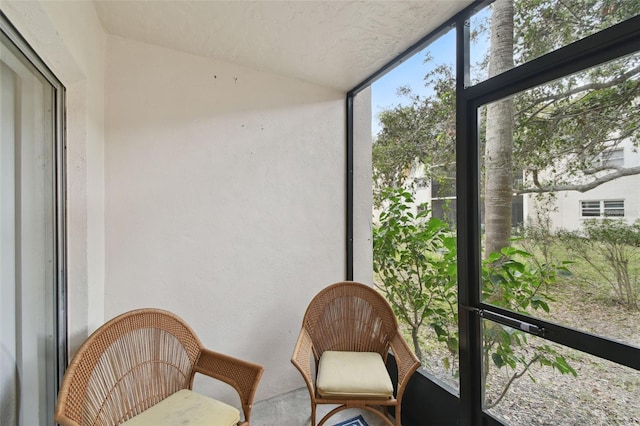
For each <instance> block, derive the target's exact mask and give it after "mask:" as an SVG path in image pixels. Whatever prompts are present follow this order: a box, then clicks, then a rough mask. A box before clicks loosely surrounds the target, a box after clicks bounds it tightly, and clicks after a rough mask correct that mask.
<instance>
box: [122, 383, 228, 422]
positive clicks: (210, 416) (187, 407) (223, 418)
mask: <svg viewBox="0 0 640 426" xmlns="http://www.w3.org/2000/svg"><path fill="white" fill-rule="evenodd" d="M239 421H240V412H239V411H238V410H237V409H236V408H234V407H232V406H230V405H227V404H225V403H224V402H220V401H216V400H215V399H211V398H208V397H206V396H204V395H200V394H199V393H196V392H193V391H190V390H188V389H182V390H180V391H178V392H176V393H174V394H173V395H171V396H169V397H168V398H165V399H163V400H162V401H160V402H159V403H158V404H156V405H154V406H153V407H151V408H149V409H148V410H145V411H143V412H142V413H140V414H138V415H137V416H135V417H133V418H132V419H130V420H128V421H126V422H124V423H122V424H123V425H126V426H143V425H144V426H174V425H198V426H199V425H216V426H236V424H237V423H238V422H239Z"/></svg>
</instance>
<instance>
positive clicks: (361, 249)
mask: <svg viewBox="0 0 640 426" xmlns="http://www.w3.org/2000/svg"><path fill="white" fill-rule="evenodd" d="M371 144H372V136H371V88H370V87H368V88H366V89H364V90H362V91H361V92H360V93H358V94H357V95H356V96H355V97H354V101H353V176H354V182H353V279H354V281H360V282H363V283H367V284H370V283H373V240H372V238H373V235H372V210H373V199H372V187H373V178H372V170H373V165H372V157H371V148H372V145H371Z"/></svg>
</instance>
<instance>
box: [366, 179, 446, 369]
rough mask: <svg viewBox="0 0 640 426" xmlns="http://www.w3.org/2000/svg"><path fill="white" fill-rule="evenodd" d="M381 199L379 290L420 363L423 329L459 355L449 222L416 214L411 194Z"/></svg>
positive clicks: (376, 241) (376, 248)
mask: <svg viewBox="0 0 640 426" xmlns="http://www.w3.org/2000/svg"><path fill="white" fill-rule="evenodd" d="M383 196H384V199H385V200H386V206H385V209H384V210H383V211H382V212H381V213H380V217H379V218H378V220H377V224H376V226H374V229H373V271H374V273H375V274H376V275H377V279H376V280H375V281H376V285H377V286H378V288H379V289H380V290H381V291H382V292H383V293H384V295H385V297H386V299H387V300H388V301H389V303H390V304H391V306H392V307H393V310H394V312H395V314H396V315H397V316H398V318H400V320H401V322H402V323H403V324H406V325H407V326H408V327H409V330H410V333H411V340H412V343H413V347H414V351H415V353H416V355H417V356H418V358H419V359H420V360H424V354H423V353H422V344H421V342H420V338H421V335H422V333H423V332H424V327H425V326H431V327H433V329H434V330H435V332H436V333H437V336H438V338H439V339H440V340H443V341H445V342H446V343H447V346H448V348H449V350H450V351H451V352H453V353H456V352H457V351H458V342H457V324H458V321H457V315H458V313H457V284H458V283H457V271H456V254H457V252H456V239H455V237H454V236H453V234H452V232H451V230H450V229H449V226H448V225H447V223H446V222H444V221H442V220H440V219H437V218H429V211H428V210H427V209H425V210H422V211H420V212H419V213H417V214H414V213H413V212H412V211H411V207H410V205H412V204H413V201H414V200H413V196H412V195H411V193H409V192H408V191H404V190H402V189H397V190H389V191H385V192H384V194H383Z"/></svg>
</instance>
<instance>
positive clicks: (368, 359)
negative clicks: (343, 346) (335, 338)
mask: <svg viewBox="0 0 640 426" xmlns="http://www.w3.org/2000/svg"><path fill="white" fill-rule="evenodd" d="M316 386H317V388H318V394H319V395H320V396H321V397H324V398H390V397H392V396H393V385H392V384H391V378H390V377H389V373H387V369H386V367H385V365H384V362H383V361H382V357H381V356H380V354H379V353H376V352H337V351H326V352H324V353H323V354H322V356H321V357H320V364H319V365H318V378H317V380H316Z"/></svg>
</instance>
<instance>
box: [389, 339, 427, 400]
mask: <svg viewBox="0 0 640 426" xmlns="http://www.w3.org/2000/svg"><path fill="white" fill-rule="evenodd" d="M390 346H391V351H392V352H393V355H394V356H395V359H396V364H397V365H398V392H397V395H396V399H397V400H401V399H402V394H403V393H404V388H405V386H406V385H407V382H408V381H409V379H410V378H411V375H412V374H413V373H414V372H415V371H416V370H417V369H418V367H419V366H420V360H418V357H417V356H416V355H415V354H414V353H413V351H412V350H411V348H410V347H409V345H408V344H407V342H406V341H405V340H404V339H403V338H402V335H401V334H400V331H398V332H397V333H396V335H395V336H394V337H393V339H391V344H390Z"/></svg>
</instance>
